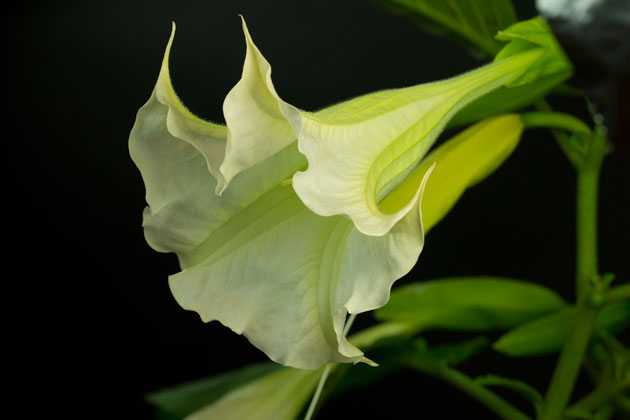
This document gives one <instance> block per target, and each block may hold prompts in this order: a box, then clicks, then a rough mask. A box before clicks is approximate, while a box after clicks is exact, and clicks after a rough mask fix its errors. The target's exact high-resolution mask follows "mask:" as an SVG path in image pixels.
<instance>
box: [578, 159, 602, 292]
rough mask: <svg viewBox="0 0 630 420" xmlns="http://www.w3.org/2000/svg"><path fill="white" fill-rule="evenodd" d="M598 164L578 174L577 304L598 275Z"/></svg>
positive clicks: (583, 169)
mask: <svg viewBox="0 0 630 420" xmlns="http://www.w3.org/2000/svg"><path fill="white" fill-rule="evenodd" d="M598 182H599V167H597V168H589V167H585V168H582V169H581V170H580V171H578V176H577V226H576V227H577V238H576V245H577V248H576V256H577V261H576V286H577V301H578V303H580V302H582V301H583V300H584V297H585V295H586V293H587V292H588V291H589V290H590V287H591V286H590V285H591V283H592V282H593V280H594V278H595V276H597V184H598Z"/></svg>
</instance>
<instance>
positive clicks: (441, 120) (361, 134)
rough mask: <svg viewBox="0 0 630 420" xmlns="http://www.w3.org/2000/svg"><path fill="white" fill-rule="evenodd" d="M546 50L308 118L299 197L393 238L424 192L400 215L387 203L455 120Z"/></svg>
mask: <svg viewBox="0 0 630 420" xmlns="http://www.w3.org/2000/svg"><path fill="white" fill-rule="evenodd" d="M541 50H542V49H541V48H538V49H534V50H532V51H527V52H524V53H522V54H519V55H516V56H513V57H511V58H510V59H507V60H503V61H499V62H496V63H494V64H491V65H488V66H484V67H482V68H480V69H477V70H474V71H472V72H469V73H466V74H464V75H461V76H458V77H455V78H452V79H448V80H445V81H441V82H436V83H430V84H426V85H420V86H414V87H411V88H406V89H396V90H389V91H383V92H376V93H373V94H369V95H365V96H362V97H359V98H356V99H354V100H351V101H348V102H345V103H342V104H339V105H336V106H333V107H331V108H329V109H327V110H323V111H320V112H317V113H315V114H309V113H303V114H302V121H301V124H300V125H299V126H296V125H295V124H294V129H295V131H296V133H298V144H299V147H300V151H301V152H302V153H304V155H305V156H306V157H307V159H308V163H309V165H308V168H307V170H306V171H304V172H298V173H296V174H295V176H294V178H293V184H294V187H295V189H296V191H297V193H298V195H299V196H300V198H301V199H302V201H303V202H304V203H305V204H306V205H307V206H308V207H309V208H310V209H311V210H313V211H314V212H315V213H317V214H320V215H323V216H332V215H337V214H344V215H347V216H348V217H350V219H351V220H352V221H353V222H354V224H355V226H356V227H357V229H358V230H359V231H361V232H363V233H365V234H368V235H383V234H385V233H386V232H388V231H389V230H390V229H391V227H392V226H393V225H394V224H395V223H396V222H397V221H399V220H400V219H401V218H402V217H404V215H406V214H407V213H408V212H409V210H410V209H411V208H412V207H413V206H414V205H415V202H416V201H417V200H418V198H419V194H418V192H417V191H415V194H414V195H412V196H411V197H408V200H406V201H404V202H401V203H399V205H398V209H397V210H396V211H395V212H384V211H383V210H382V208H381V207H380V206H379V202H380V201H381V200H382V199H383V198H384V197H385V196H387V195H388V194H389V193H390V192H391V191H392V190H393V189H394V188H395V187H396V186H397V185H399V184H400V183H401V182H402V181H403V180H404V179H405V178H406V177H407V176H408V175H409V174H410V173H411V172H413V170H414V169H415V168H416V166H417V165H418V163H419V162H420V160H421V159H422V158H423V157H424V155H425V154H426V152H427V151H428V149H429V148H430V147H431V145H432V144H433V142H434V141H435V139H436V138H437V136H438V135H439V133H440V132H441V130H442V129H443V128H444V126H445V124H446V123H447V122H448V120H449V119H450V118H451V117H452V116H453V115H454V114H455V113H456V112H457V111H458V110H459V109H461V108H462V107H463V106H465V105H466V104H468V103H469V102H471V101H473V100H474V99H476V98H478V97H480V96H482V95H483V94H485V93H488V92H489V91H491V90H493V89H495V88H498V87H500V86H502V85H503V84H505V83H507V82H508V81H509V80H511V79H513V78H515V77H518V75H519V74H521V73H522V72H523V71H524V69H526V68H527V67H528V65H529V63H531V62H533V61H535V60H536V59H537V58H538V57H539V56H540V54H541ZM416 185H419V184H416Z"/></svg>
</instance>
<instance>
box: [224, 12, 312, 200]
mask: <svg viewBox="0 0 630 420" xmlns="http://www.w3.org/2000/svg"><path fill="white" fill-rule="evenodd" d="M241 18H242V23H243V32H244V34H245V41H246V44H247V53H246V56H245V64H244V65H243V74H242V77H241V80H240V81H239V82H238V83H237V84H236V85H235V86H234V88H232V90H231V91H230V92H229V93H228V95H227V97H226V98H225V102H224V103H223V114H224V115H225V121H226V122H227V125H228V140H227V146H226V150H225V159H224V161H223V163H222V165H221V173H222V175H223V177H224V178H225V182H224V184H223V185H222V186H220V188H219V190H218V191H217V192H218V193H221V192H223V190H225V188H227V184H228V183H229V182H230V180H232V178H233V177H234V176H235V175H237V174H238V173H240V172H242V171H243V170H245V169H247V168H249V167H251V166H254V165H255V164H256V163H258V162H261V161H263V160H265V159H266V158H268V157H269V156H271V155H273V154H274V153H277V152H279V151H280V150H282V149H284V148H285V147H286V146H288V145H289V144H291V143H293V142H294V141H295V140H296V136H295V133H294V132H293V129H292V128H291V125H290V124H289V120H292V119H296V118H297V119H299V118H300V112H299V111H298V110H297V109H296V108H295V107H293V106H292V105H289V104H287V103H286V102H284V101H283V100H282V99H280V97H279V96H278V94H277V93H276V90H275V88H274V86H273V82H272V81H271V66H270V65H269V62H268V61H267V60H266V59H265V57H263V55H262V54H261V53H260V50H259V49H258V47H256V45H255V44H254V42H253V41H252V38H251V36H250V35H249V31H248V29H247V25H246V24H245V19H244V18H243V17H242V16H241Z"/></svg>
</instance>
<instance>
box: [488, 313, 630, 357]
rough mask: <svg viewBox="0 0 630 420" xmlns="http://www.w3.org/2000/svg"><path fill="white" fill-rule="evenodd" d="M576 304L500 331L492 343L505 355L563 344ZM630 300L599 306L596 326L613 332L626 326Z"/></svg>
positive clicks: (531, 352) (542, 350) (557, 347)
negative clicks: (506, 330)
mask: <svg viewBox="0 0 630 420" xmlns="http://www.w3.org/2000/svg"><path fill="white" fill-rule="evenodd" d="M574 314H575V308H573V307H571V308H565V309H562V310H560V311H558V312H555V313H553V314H551V315H547V316H545V317H542V318H540V319H537V320H535V321H533V322H530V323H528V324H525V325H522V326H520V327H518V328H515V329H513V330H511V331H509V332H507V333H506V334H504V335H502V336H501V337H500V338H499V339H498V340H497V341H496V342H495V343H494V345H493V346H492V347H493V348H494V349H495V350H496V351H498V352H500V353H503V354H507V355H508V356H514V357H520V356H534V355H538V354H546V353H553V352H556V351H559V350H560V349H561V348H562V344H563V343H564V340H565V339H566V337H567V335H568V334H569V329H570V328H571V323H572V322H573V318H574ZM628 319H630V302H618V303H615V304H612V305H609V306H607V307H605V308H604V309H602V311H601V312H600V313H599V315H598V317H597V321H596V324H595V327H596V328H600V329H602V330H605V331H608V332H610V333H616V332H619V331H621V330H622V329H624V328H627V327H628Z"/></svg>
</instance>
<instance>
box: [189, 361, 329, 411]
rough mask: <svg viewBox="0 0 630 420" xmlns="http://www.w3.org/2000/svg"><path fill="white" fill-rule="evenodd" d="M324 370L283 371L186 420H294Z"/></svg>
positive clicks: (228, 394)
mask: <svg viewBox="0 0 630 420" xmlns="http://www.w3.org/2000/svg"><path fill="white" fill-rule="evenodd" d="M322 370H323V369H319V370H302V369H295V368H283V369H279V370H276V371H274V372H271V373H268V374H267V375H264V376H261V377H260V378H258V379H256V380H254V381H251V382H249V383H247V384H245V385H244V386H241V387H239V388H236V389H234V390H233V391H231V392H229V393H227V394H225V395H224V396H223V397H222V398H220V399H218V400H216V401H214V402H213V403H212V404H210V405H207V406H205V407H203V408H202V409H200V410H197V411H196V412H194V413H192V414H191V415H189V416H188V417H186V420H215V419H221V420H294V419H296V418H297V416H298V415H299V414H300V412H301V411H302V408H303V407H304V405H305V404H306V403H307V401H308V400H309V398H310V397H311V394H312V393H313V391H314V390H315V387H316V385H317V383H318V382H319V378H320V377H321V374H322Z"/></svg>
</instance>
